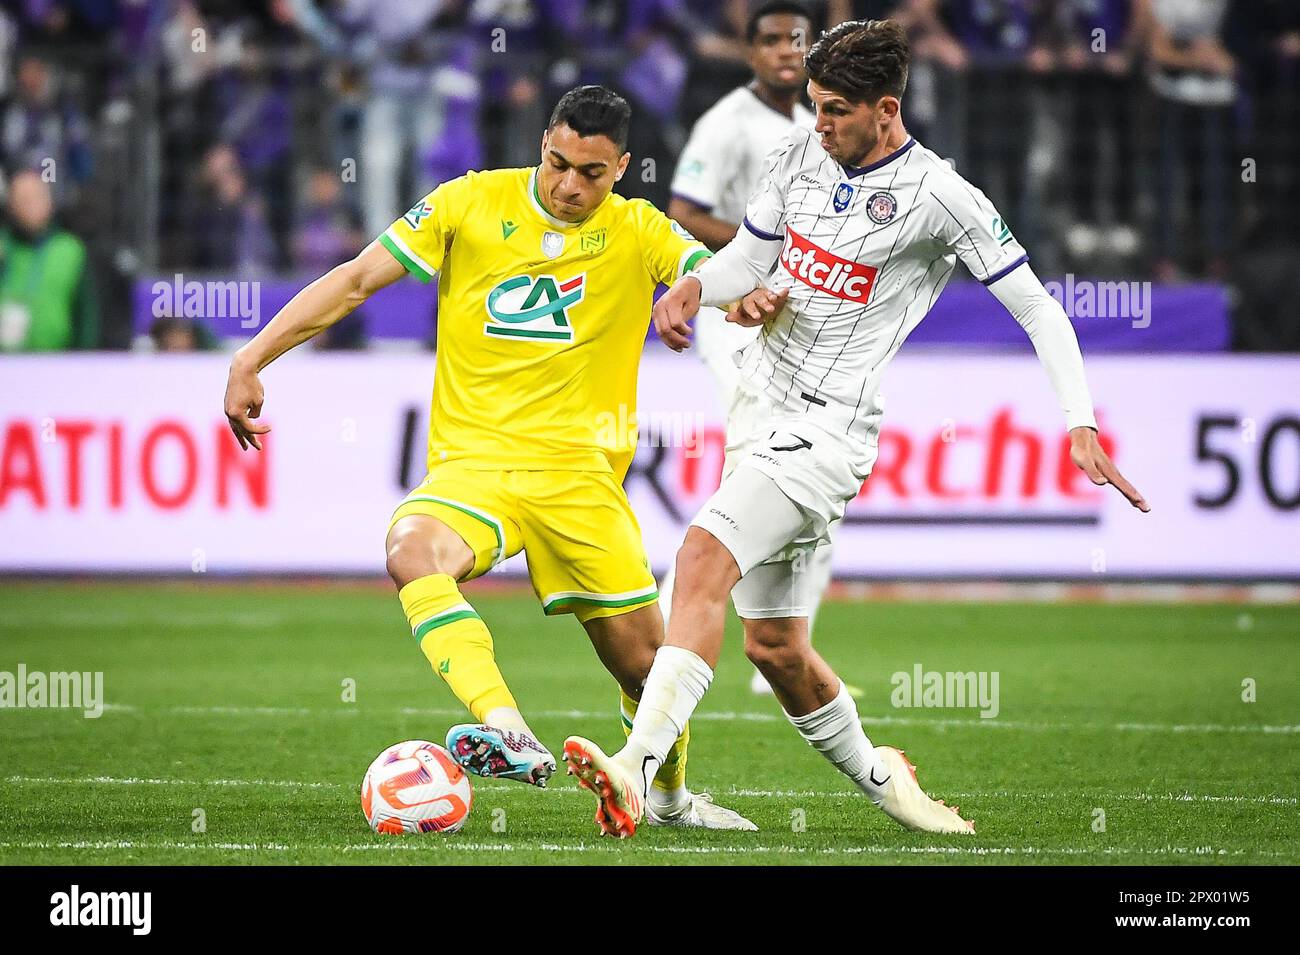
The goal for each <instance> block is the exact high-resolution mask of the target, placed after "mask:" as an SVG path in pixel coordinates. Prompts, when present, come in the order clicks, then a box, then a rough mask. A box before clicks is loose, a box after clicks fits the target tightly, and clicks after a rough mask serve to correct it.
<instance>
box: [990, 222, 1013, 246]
mask: <svg viewBox="0 0 1300 955" xmlns="http://www.w3.org/2000/svg"><path fill="white" fill-rule="evenodd" d="M989 231H991V232H992V233H993V238H995V239H997V240H998V245H1006V244H1007V243H1008V242H1010V241H1011V239H1012V235H1011V226H1009V225H1007V224H1006V222H1005V221H1004V220H1003V219H1002V218H1000V217H994V219H993V225H992V226H990V229H989Z"/></svg>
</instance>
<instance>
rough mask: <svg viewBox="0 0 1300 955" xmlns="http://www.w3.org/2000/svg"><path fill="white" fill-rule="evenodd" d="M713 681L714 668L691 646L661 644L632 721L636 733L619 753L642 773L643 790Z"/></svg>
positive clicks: (631, 766) (627, 765)
mask: <svg viewBox="0 0 1300 955" xmlns="http://www.w3.org/2000/svg"><path fill="white" fill-rule="evenodd" d="M712 681H713V670H711V669H710V668H709V665H708V664H707V663H705V662H704V661H703V660H701V659H700V657H699V656H698V655H697V654H695V653H692V652H691V651H690V650H687V649H685V648H683V647H660V648H659V650H658V652H657V653H655V662H654V664H653V665H652V666H651V667H650V675H649V676H648V677H646V681H645V688H644V689H642V690H641V702H640V703H639V704H638V705H637V711H636V719H634V720H633V721H632V735H630V736H629V737H628V738H627V743H626V744H625V745H624V746H623V748H622V749H621V750H619V753H618V759H619V761H620V762H622V763H623V765H624V766H626V767H627V769H628V771H629V772H631V773H633V774H634V775H639V776H640V777H641V783H642V791H645V790H648V789H649V788H650V781H651V780H652V779H654V776H655V773H657V772H658V771H659V767H660V766H661V765H662V764H663V761H664V759H665V758H666V757H667V756H668V750H669V749H671V748H672V745H673V743H675V742H676V741H677V737H679V736H681V735H682V730H684V729H685V728H686V723H687V721H688V720H689V719H690V718H691V714H692V713H694V712H695V707H696V705H697V704H698V703H699V702H700V700H701V699H702V698H703V697H704V691H705V690H707V689H708V688H709V684H710V683H711V682H712Z"/></svg>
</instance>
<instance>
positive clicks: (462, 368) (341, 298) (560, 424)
mask: <svg viewBox="0 0 1300 955" xmlns="http://www.w3.org/2000/svg"><path fill="white" fill-rule="evenodd" d="M630 117H631V110H630V108H629V107H628V104H627V102H626V101H625V100H623V99H622V98H621V97H619V96H617V95H616V94H614V93H613V92H611V91H609V90H607V89H605V88H603V87H599V86H584V87H580V88H578V89H575V90H571V91H570V92H569V93H567V94H565V96H564V97H563V98H562V99H561V100H560V102H559V103H558V105H557V106H556V108H555V111H554V112H553V113H552V115H551V120H550V123H549V126H548V128H547V130H546V132H545V134H544V135H543V137H542V150H541V152H542V156H541V164H540V165H539V166H537V167H536V168H532V169H498V170H491V171H487V172H471V173H468V174H467V175H465V176H462V177H461V178H459V179H455V180H452V181H450V182H447V183H444V184H443V185H441V186H439V187H438V188H437V189H435V190H434V191H433V192H431V193H429V195H427V196H425V197H424V198H423V199H421V200H420V201H419V202H417V203H416V204H415V205H414V206H412V207H411V209H410V211H409V212H407V213H406V214H405V215H404V216H402V217H401V218H400V219H398V220H397V221H396V222H394V223H393V225H392V226H390V227H389V228H388V229H387V230H386V231H385V232H384V234H383V235H381V236H380V237H379V238H378V239H377V240H376V241H375V242H373V243H371V244H370V245H369V246H368V247H367V248H366V249H365V250H363V251H362V252H361V254H360V255H358V256H357V257H356V258H355V259H353V260H352V261H351V262H348V263H346V264H344V265H341V266H339V267H337V268H335V269H333V270H332V271H330V272H329V273H327V274H326V275H324V276H322V277H321V278H319V279H317V280H316V281H315V282H313V283H312V284H310V285H309V286H307V287H306V288H305V289H303V290H302V291H301V292H300V293H298V295H296V296H295V297H294V298H293V300H292V301H290V302H289V304H287V305H286V306H285V307H284V308H283V309H282V310H281V311H280V312H279V314H277V315H276V316H275V318H274V319H272V321H271V322H270V323H268V325H267V326H266V328H264V329H263V330H262V331H261V332H259V333H258V334H257V336H256V337H254V338H253V339H252V341H250V342H248V343H247V344H246V345H245V346H244V347H243V348H241V349H240V350H239V352H238V353H237V354H236V356H235V358H234V360H233V361H232V363H231V368H230V380H229V382H228V384H227V387H226V400H225V411H226V415H227V418H228V419H229V421H230V426H231V428H232V430H233V431H234V433H235V435H236V437H237V438H238V439H239V441H240V443H241V445H242V446H244V447H245V448H247V447H249V446H252V447H254V448H257V449H259V450H260V448H261V439H260V435H262V434H265V433H266V432H267V431H269V430H270V429H269V427H268V426H267V425H265V424H262V423H260V422H258V421H257V419H258V418H259V417H260V415H261V412H262V405H263V400H264V393H263V389H262V385H261V383H260V381H259V380H258V373H259V372H260V371H261V370H262V369H263V368H265V367H266V366H267V365H268V364H269V363H270V362H271V361H273V360H274V359H275V358H277V357H278V356H279V355H282V354H284V353H285V352H286V351H288V350H289V349H291V348H293V347H294V346H296V345H299V344H301V343H302V342H304V341H307V340H308V339H309V338H311V337H312V336H313V335H316V334H317V333H319V332H321V331H323V330H324V329H326V328H328V327H329V326H330V325H332V324H333V323H335V322H337V321H338V320H339V319H341V318H342V317H343V316H344V315H347V314H348V313H349V312H350V311H352V310H353V309H354V308H356V307H357V306H358V305H360V304H361V303H362V302H364V301H365V300H366V298H367V297H368V296H370V295H371V294H372V293H373V292H375V291H376V290H378V289H380V288H383V287H384V286H386V285H389V284H391V283H392V282H395V281H397V279H399V278H401V277H402V276H403V275H405V274H406V273H408V272H409V273H410V274H412V275H414V276H415V277H416V278H417V279H419V280H421V281H424V282H428V281H430V280H431V279H433V278H434V276H439V283H438V353H437V362H436V367H435V373H434V386H433V408H432V416H431V419H430V429H429V450H428V469H429V471H428V475H427V476H426V477H425V479H424V480H423V481H422V482H421V483H420V485H419V486H418V487H416V488H415V489H414V490H413V491H411V493H410V494H408V495H407V497H406V498H405V500H403V501H402V502H401V504H400V505H398V507H397V510H396V511H395V512H394V514H393V517H392V521H391V523H390V525H389V529H388V542H387V550H388V573H389V575H390V576H391V577H392V578H393V582H394V583H395V584H396V585H397V587H398V598H399V599H400V600H401V603H402V607H403V609H404V610H405V611H406V616H407V619H408V620H409V622H410V625H411V631H412V634H413V635H414V637H415V640H416V641H417V643H418V644H419V646H420V649H421V651H422V652H423V653H424V655H425V656H426V657H427V658H428V660H429V663H430V664H431V665H432V667H433V669H434V670H435V672H437V673H438V674H439V675H440V676H441V677H442V678H443V679H444V680H445V681H446V682H447V684H448V685H449V686H450V687H451V689H452V691H453V692H454V693H455V694H456V696H457V697H458V698H459V699H460V700H461V701H462V702H463V703H464V704H465V706H466V707H467V708H468V709H469V710H470V712H471V713H473V715H474V718H475V719H476V720H477V721H478V722H477V724H465V725H460V726H455V727H452V729H451V731H450V732H449V733H448V736H447V747H448V749H450V750H451V752H452V754H453V756H454V757H455V758H456V759H457V761H458V762H460V763H461V765H462V766H464V767H466V769H467V770H468V771H470V772H472V773H477V774H479V775H486V776H500V777H505V778H511V779H518V780H522V781H524V782H530V783H533V784H535V785H539V786H542V785H545V783H546V780H547V779H548V778H549V777H550V776H551V774H552V773H553V772H554V771H555V766H556V763H555V758H554V757H553V756H552V755H551V753H550V752H549V751H548V750H547V749H546V747H545V746H543V745H542V744H541V743H540V742H538V741H537V737H536V734H534V733H533V732H532V730H531V729H530V728H529V726H528V724H527V722H525V720H524V717H523V716H522V714H521V713H520V712H519V707H518V705H517V704H516V702H515V698H514V696H513V695H512V694H511V692H510V690H509V688H508V687H507V686H506V683H505V680H504V679H503V678H502V676H501V673H500V671H499V670H498V668H497V665H496V661H495V659H494V655H493V646H492V637H491V635H490V634H489V632H488V629H487V627H486V626H485V625H484V623H483V621H482V620H481V619H480V618H479V616H478V614H477V613H476V612H475V610H474V608H473V607H472V606H471V605H470V604H469V602H468V601H466V600H465V598H464V597H463V596H462V595H461V593H460V590H459V589H458V584H459V582H461V581H465V580H470V579H472V578H474V577H477V576H479V575H480V574H484V573H486V572H487V571H489V570H491V569H492V567H494V566H495V565H496V564H497V563H498V562H500V561H501V560H504V559H505V558H506V557H510V556H512V555H514V554H517V553H519V551H520V550H523V551H524V552H525V553H526V554H527V556H528V572H529V576H530V577H531V579H532V585H533V590H534V592H535V593H536V594H537V598H538V600H540V601H541V603H542V609H543V611H544V612H545V613H547V614H561V613H571V614H573V615H574V616H576V617H577V618H578V620H579V621H580V622H581V623H582V625H583V627H584V628H585V629H586V631H587V634H588V635H589V636H590V638H591V642H592V644H593V645H594V647H595V649H596V653H597V655H598V656H599V657H600V659H601V662H602V663H604V665H605V667H606V668H607V669H608V670H609V672H610V673H611V674H612V675H613V676H614V678H615V679H616V680H617V681H618V683H619V685H620V687H621V688H622V691H623V692H622V707H621V710H622V718H623V723H624V726H625V728H626V727H630V726H631V725H632V719H633V717H634V716H635V714H636V708H637V703H636V701H637V700H638V699H639V698H640V694H641V686H642V683H643V682H644V680H645V678H646V676H647V674H648V673H649V672H650V666H651V664H652V662H653V660H654V655H655V652H656V650H657V649H658V647H659V646H660V644H662V643H663V618H662V617H661V615H660V612H659V607H658V604H657V602H656V601H657V597H658V594H657V591H656V587H655V581H654V578H653V577H652V576H651V574H650V568H649V567H648V565H647V561H646V557H645V550H644V548H643V545H642V543H641V532H640V528H639V527H638V525H637V522H636V518H635V516H634V515H633V513H632V509H631V507H630V505H629V504H628V501H627V497H626V495H625V494H624V491H623V487H622V479H623V477H624V475H625V473H626V472H627V468H628V465H629V464H630V463H631V461H632V456H633V453H634V452H635V450H636V437H635V434H634V433H628V428H627V427H626V426H624V427H623V428H622V429H621V430H620V428H619V426H618V423H619V422H627V421H629V420H635V419H634V417H633V415H634V412H635V408H636V381H637V368H638V363H639V361H640V357H641V350H642V346H643V344H644V339H645V330H646V327H647V324H648V316H649V310H650V304H651V295H652V293H653V291H654V288H655V285H656V283H659V282H666V283H670V284H671V283H672V282H674V281H675V280H676V279H677V278H679V277H681V276H682V275H683V274H685V273H686V272H688V271H691V270H692V269H693V268H694V267H695V266H696V265H697V264H698V263H700V262H701V261H703V260H704V259H705V258H706V257H707V256H708V255H709V253H708V251H707V250H706V249H705V247H704V246H703V245H701V244H700V243H699V242H697V241H696V240H695V239H694V238H693V237H691V236H690V234H689V233H687V232H685V231H684V230H682V229H681V227H679V226H678V225H677V224H676V223H674V222H673V221H672V220H670V219H668V218H667V217H666V216H664V215H663V214H662V213H660V212H659V211H658V210H657V209H655V208H654V207H653V206H651V205H650V204H649V203H647V202H645V201H642V200H628V199H625V198H623V197H622V196H618V195H614V194H613V192H612V190H613V186H614V183H615V182H616V181H618V180H619V179H620V178H621V177H622V175H623V173H624V171H625V170H626V169H627V166H628V162H629V160H630V158H631V156H630V154H629V153H628V152H627V149H626V147H627V134H628V124H629V121H630ZM689 738H690V734H689V730H687V731H685V732H683V733H682V735H681V737H680V738H679V739H678V740H677V743H676V745H675V747H674V752H673V753H672V754H670V755H669V757H668V759H667V761H665V763H664V765H663V768H662V769H661V770H660V772H659V773H658V775H657V776H656V777H655V786H653V787H652V789H651V792H650V793H649V795H648V798H647V806H646V810H647V816H648V817H649V818H650V819H651V821H652V822H659V823H662V824H665V825H688V826H703V827H707V828H721V829H753V828H754V826H753V824H752V823H750V822H749V821H748V820H747V819H745V818H744V817H742V816H740V815H739V814H738V813H735V812H733V811H731V810H729V809H725V808H723V807H721V806H718V805H715V804H714V803H713V802H712V800H711V799H710V798H709V797H708V796H706V795H703V794H693V793H691V792H690V791H689V790H688V789H687V788H686V784H685V770H686V748H687V743H688V741H689ZM597 821H600V820H599V819H598V820H597Z"/></svg>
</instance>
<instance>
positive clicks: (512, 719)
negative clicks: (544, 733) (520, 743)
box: [483, 706, 540, 742]
mask: <svg viewBox="0 0 1300 955" xmlns="http://www.w3.org/2000/svg"><path fill="white" fill-rule="evenodd" d="M483 723H484V724H485V725H487V726H495V727H496V728H497V729H499V730H510V731H511V732H514V733H526V734H527V735H529V736H531V737H532V738H533V739H537V734H536V733H534V732H533V731H532V730H531V729H530V728H529V726H528V724H527V723H526V722H525V721H524V714H522V713H520V712H519V711H518V710H517V709H515V708H514V707H513V706H498V707H496V708H495V709H491V710H488V711H487V714H486V716H485V718H484V720H483ZM539 742H540V741H539Z"/></svg>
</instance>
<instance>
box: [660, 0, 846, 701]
mask: <svg viewBox="0 0 1300 955" xmlns="http://www.w3.org/2000/svg"><path fill="white" fill-rule="evenodd" d="M811 38H812V20H811V19H810V18H809V15H808V12H807V11H806V10H805V9H804V8H803V7H801V6H800V5H799V4H797V3H791V2H788V0H775V2H772V3H765V4H763V5H762V6H761V7H759V8H758V9H757V10H755V11H754V13H753V14H752V15H751V16H750V18H749V22H748V24H747V25H746V29H745V39H746V41H747V42H748V44H749V66H750V69H752V70H753V71H754V79H753V81H752V82H750V83H749V84H748V85H746V86H738V87H736V89H734V90H732V91H731V92H730V93H728V94H727V95H726V96H724V97H722V99H720V100H718V102H716V103H714V104H713V106H712V107H710V108H709V109H708V110H707V111H706V112H705V113H704V115H702V116H701V117H700V118H699V119H698V120H697V121H696V123H695V126H694V128H693V129H692V130H691V135H690V138H689V139H688V140H687V141H686V148H685V149H683V150H682V154H681V156H680V157H678V160H677V171H676V173H675V174H674V175H673V184H672V200H671V202H669V204H668V215H669V217H670V218H672V219H675V220H676V221H677V222H678V223H679V224H681V225H682V226H683V227H684V228H685V229H686V230H687V231H688V232H690V233H691V234H692V235H694V236H695V237H696V238H697V239H699V240H700V241H701V242H703V243H704V244H705V245H707V246H708V247H709V248H710V249H712V250H714V251H715V252H716V251H717V250H718V249H721V248H722V247H723V246H724V245H726V244H727V243H728V242H730V241H731V240H732V239H734V238H735V237H736V230H737V229H738V228H739V227H740V222H741V220H742V219H744V218H745V202H746V200H748V198H749V195H750V193H751V192H753V191H754V187H755V186H757V185H758V181H759V176H760V175H761V174H762V172H763V160H764V159H765V158H766V156H767V154H768V153H769V152H771V150H772V144H773V143H776V142H779V141H780V140H781V138H782V137H783V136H785V134H786V133H787V132H789V131H790V128H791V127H792V126H802V127H804V128H805V129H811V128H812V126H813V123H814V122H815V119H814V117H813V114H812V112H811V111H810V110H809V109H808V108H807V107H806V106H804V105H803V103H802V102H800V97H801V96H802V94H803V89H804V86H805V84H806V83H807V79H808V78H807V76H806V75H805V74H804V71H803V55H804V53H805V52H806V50H807V48H808V44H809V43H810V42H811ZM757 337H758V329H757V328H746V327H745V326H744V325H740V324H737V323H735V322H723V321H705V322H700V323H698V324H697V325H696V328H695V336H694V341H693V342H692V350H693V351H694V352H695V353H696V354H697V355H698V356H699V358H700V360H701V361H703V362H704V365H705V367H706V368H708V370H709V373H710V374H711V375H712V376H713V381H714V384H715V385H716V386H717V389H718V395H719V397H720V398H721V404H722V407H723V408H730V407H731V405H732V401H733V399H734V398H735V396H736V392H737V390H738V388H739V384H740V371H739V370H738V368H737V367H736V359H737V357H738V356H739V354H740V352H741V351H742V350H744V349H745V347H746V346H748V345H749V344H750V343H751V342H753V341H754V339H755V338H757ZM808 573H809V574H810V575H811V577H812V580H811V582H810V584H809V587H810V590H811V593H812V594H813V597H812V605H811V606H810V607H809V609H808V631H809V633H811V632H812V628H813V621H814V618H815V617H816V614H817V605H818V604H819V603H820V602H821V595H822V593H823V592H824V591H825V589H826V586H827V585H828V584H829V582H830V576H831V549H830V547H819V548H817V551H816V553H815V555H814V557H813V559H812V560H811V561H810V562H809V567H808ZM675 577H676V573H675V567H669V568H668V573H667V574H666V575H665V576H664V579H663V580H662V581H661V582H660V584H659V607H660V609H661V610H662V611H663V615H664V620H665V621H667V620H668V619H669V617H670V615H671V608H672V603H673V583H674V579H675ZM750 689H752V690H753V691H754V692H755V693H760V694H766V693H771V692H772V688H771V686H770V685H769V684H768V682H767V679H766V678H765V677H764V676H763V674H762V673H761V672H759V671H758V670H757V669H756V670H754V673H753V677H752V678H751V680H750Z"/></svg>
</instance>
